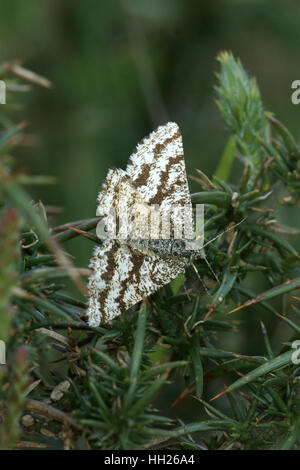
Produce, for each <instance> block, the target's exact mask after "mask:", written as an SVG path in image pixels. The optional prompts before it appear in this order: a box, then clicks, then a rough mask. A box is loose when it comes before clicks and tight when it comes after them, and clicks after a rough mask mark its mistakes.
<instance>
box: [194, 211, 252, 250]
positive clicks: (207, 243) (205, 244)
mask: <svg viewBox="0 0 300 470" xmlns="http://www.w3.org/2000/svg"><path fill="white" fill-rule="evenodd" d="M246 219H247V217H244V219H242V220H241V221H240V222H238V223H237V224H234V225H233V226H232V227H229V228H227V229H226V230H224V231H223V232H222V233H219V235H217V236H216V237H214V238H212V239H211V240H208V242H206V243H204V245H203V247H202V248H205V247H206V246H207V245H209V244H210V243H212V242H213V241H215V240H216V239H217V238H219V237H221V235H224V233H226V232H229V230H232V229H234V228H235V227H237V226H238V225H240V224H241V223H242V222H244V220H246Z"/></svg>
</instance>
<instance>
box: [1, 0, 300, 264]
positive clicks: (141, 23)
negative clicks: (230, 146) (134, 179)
mask: <svg viewBox="0 0 300 470" xmlns="http://www.w3.org/2000/svg"><path fill="white" fill-rule="evenodd" d="M299 22H300V4H299V2H297V1H291V0H290V1H285V2H280V1H274V0H257V1H255V0H251V1H249V0H248V1H247V0H223V1H222V0H218V1H216V0H215V1H209V2H205V1H204V2H200V1H196V0H189V1H183V0H151V1H149V0H148V1H147V0H127V1H125V0H123V1H120V0H110V1H109V2H108V1H99V0H87V1H85V2H82V1H79V0H72V1H71V0H43V1H40V0H27V1H26V2H25V1H24V0H10V1H3V2H1V3H0V39H1V57H0V59H1V61H3V60H12V59H15V58H19V59H22V60H23V61H24V66H26V67H28V68H31V69H33V70H35V71H36V72H38V73H40V74H42V75H45V76H46V77H48V78H49V79H50V80H52V81H53V83H54V88H53V89H52V90H45V89H42V88H38V87H35V88H34V91H33V93H30V94H28V95H25V96H22V97H20V96H16V95H14V98H13V99H14V100H18V101H19V100H20V99H22V100H23V101H25V102H26V105H27V109H26V112H25V115H24V111H21V112H20V119H22V120H23V119H24V118H26V119H27V120H28V121H29V123H30V125H29V128H28V131H29V132H30V133H34V134H37V135H38V136H39V144H38V145H37V146H36V147H35V148H22V149H20V150H18V154H17V155H18V166H19V167H22V168H26V169H28V171H30V172H33V173H35V174H51V175H54V176H57V177H58V184H57V185H56V186H55V187H47V188H40V187H39V188H34V193H33V195H34V196H35V197H36V198H38V199H42V200H43V202H44V203H45V204H51V205H59V206H62V207H64V213H63V214H61V215H60V216H59V217H58V218H57V220H56V221H57V222H65V221H71V220H75V219H83V218H88V217H92V216H94V214H95V210H96V197H97V193H98V190H99V187H100V185H101V183H102V182H103V179H104V178H105V176H106V173H107V171H108V169H109V168H110V167H114V166H117V167H118V166H120V167H122V168H124V167H125V166H126V163H127V160H128V157H129V155H130V153H131V152H132V150H133V149H134V147H135V145H136V143H137V142H138V141H139V140H140V139H141V138H142V137H144V136H145V135H146V134H148V133H149V132H150V131H151V130H152V129H153V128H154V127H155V126H157V125H159V124H162V123H164V122H165V121H167V120H174V121H176V122H178V124H179V125H180V127H181V129H182V134H183V140H184V148H185V158H186V165H187V170H188V173H189V174H191V173H193V169H194V168H195V167H198V168H201V169H202V170H203V171H204V172H206V173H207V174H208V175H211V174H212V173H213V172H214V170H215V168H216V166H217V163H218V160H219V158H220V155H221V153H222V151H223V149H224V146H225V144H226V140H227V137H228V135H227V132H226V130H225V128H224V124H223V122H222V120H221V118H220V115H219V112H218V110H217V107H216V105H215V103H214V91H213V86H214V84H215V83H216V78H215V72H216V70H217V63H216V61H215V57H216V55H217V53H218V52H220V51H221V50H224V49H230V50H232V51H233V53H234V54H235V55H236V56H239V57H240V58H241V60H242V62H243V64H244V66H245V67H246V69H247V70H248V71H249V72H250V73H251V74H252V75H255V76H256V77H257V80H258V84H259V86H260V88H261V92H262V97H263V100H264V103H265V106H266V108H267V109H270V110H272V111H274V112H275V113H276V115H277V116H278V117H279V118H280V119H281V120H282V121H283V122H285V123H286V124H287V125H288V126H289V127H290V128H291V130H292V131H294V132H296V133H297V132H298V125H297V123H298V116H299V113H300V108H298V107H297V106H295V105H292V103H291V100H290V95H291V82H292V80H295V79H299V74H300V71H299V66H300V56H299V44H300V28H299ZM197 189H198V188H197V185H195V184H194V183H191V190H197ZM69 248H70V249H71V250H72V252H73V254H75V255H76V259H77V264H79V265H84V266H85V265H86V264H87V262H88V258H89V256H90V253H91V250H92V247H91V246H90V244H89V243H86V241H85V242H84V243H83V242H82V240H76V241H72V242H70V247H69Z"/></svg>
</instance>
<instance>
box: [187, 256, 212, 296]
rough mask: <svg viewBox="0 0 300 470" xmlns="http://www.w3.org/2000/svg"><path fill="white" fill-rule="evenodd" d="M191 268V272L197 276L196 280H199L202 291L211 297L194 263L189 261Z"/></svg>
mask: <svg viewBox="0 0 300 470" xmlns="http://www.w3.org/2000/svg"><path fill="white" fill-rule="evenodd" d="M191 266H192V267H193V270H194V271H195V273H196V274H197V277H198V279H199V280H200V282H201V284H202V286H203V287H204V290H205V292H206V294H207V295H211V294H210V293H209V291H208V289H207V287H206V285H205V282H204V281H203V279H201V276H200V275H199V273H198V270H197V268H196V266H195V265H194V263H193V262H192V261H191Z"/></svg>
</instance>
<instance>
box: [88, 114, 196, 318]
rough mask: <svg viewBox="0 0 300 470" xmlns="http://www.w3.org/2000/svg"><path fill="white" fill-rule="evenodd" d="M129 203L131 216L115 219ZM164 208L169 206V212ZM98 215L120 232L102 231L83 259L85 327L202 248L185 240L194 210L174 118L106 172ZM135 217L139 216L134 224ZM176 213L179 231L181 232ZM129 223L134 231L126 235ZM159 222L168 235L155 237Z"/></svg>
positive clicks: (173, 272)
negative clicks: (121, 165)
mask: <svg viewBox="0 0 300 470" xmlns="http://www.w3.org/2000/svg"><path fill="white" fill-rule="evenodd" d="M133 207H135V208H136V207H138V210H136V211H135V212H134V211H133V213H134V216H132V214H130V215H129V219H128V217H127V218H126V217H125V219H126V224H124V223H122V220H123V219H124V216H125V214H128V212H129V213H130V209H132V208H133ZM170 207H173V208H174V207H175V210H173V211H171V212H170V211H169V210H168V208H170ZM181 209H184V216H182V211H181ZM131 212H132V211H131ZM97 215H100V216H102V217H103V221H104V222H105V224H106V227H107V229H108V233H110V234H111V233H112V232H113V230H111V229H112V227H113V228H114V229H115V227H116V225H118V229H119V236H118V237H113V236H107V238H106V239H104V240H103V243H102V245H100V246H97V248H96V249H95V252H94V254H93V257H92V259H91V262H90V268H91V269H92V274H91V276H90V278H89V281H88V293H89V303H88V310H87V315H88V321H89V324H90V325H91V326H98V325H100V324H101V323H106V322H109V321H110V320H112V319H113V318H115V317H116V316H118V315H120V314H121V313H122V312H124V311H126V310H127V309H129V308H130V307H132V306H134V305H135V304H136V303H137V302H139V301H140V300H142V299H143V298H144V297H146V296H148V295H150V294H152V293H154V292H156V291H157V290H158V289H159V288H160V287H162V286H164V285H165V284H168V283H169V282H170V281H171V280H173V279H175V278H176V277H177V276H178V275H179V274H181V273H183V272H184V271H185V268H186V266H187V265H188V264H189V263H190V261H191V260H192V259H194V258H197V257H200V256H201V253H202V252H203V250H202V249H199V247H198V245H197V246H196V247H195V246H194V245H187V243H186V242H187V240H190V239H191V233H192V232H193V214H192V204H191V199H190V192H189V187H188V181H187V175H186V169H185V163H184V154H183V144H182V137H181V133H180V129H179V127H178V125H177V124H176V123H174V122H168V123H167V124H165V125H163V126H160V127H158V128H157V129H156V130H155V131H153V132H152V133H151V134H150V135H149V136H148V137H145V138H144V140H143V141H142V142H141V143H140V144H138V146H137V148H136V151H135V152H134V153H133V154H132V155H131V156H130V159H129V163H128V165H127V168H126V170H125V171H124V170H120V169H113V170H110V171H109V173H108V175H107V177H106V180H105V182H104V184H103V186H102V188H101V190H100V193H99V196H98V208H97ZM136 215H138V219H139V222H141V221H142V223H139V224H138V225H137V226H135V219H136ZM182 217H184V222H185V224H184V228H185V229H186V232H185V233H188V236H186V237H184V236H182V230H181V229H182V224H181V222H182V220H183V219H182ZM149 220H150V221H152V224H151V223H150V224H149V226H150V231H149V230H148V231H147V230H145V228H147V229H148V223H147V222H148V221H149ZM120 221H121V222H120ZM128 222H129V223H128ZM154 222H156V223H154ZM128 226H129V227H130V228H131V232H130V234H132V233H134V235H135V236H134V237H131V236H128ZM163 226H164V227H167V228H168V230H169V232H168V233H167V236H166V231H164V233H163V236H162V235H161V228H162V227H163ZM132 227H134V230H132ZM120 233H121V235H120Z"/></svg>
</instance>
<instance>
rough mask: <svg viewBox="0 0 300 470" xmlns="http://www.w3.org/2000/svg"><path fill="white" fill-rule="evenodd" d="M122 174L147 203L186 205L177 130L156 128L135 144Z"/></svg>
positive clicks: (169, 126)
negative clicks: (124, 172) (129, 180)
mask: <svg viewBox="0 0 300 470" xmlns="http://www.w3.org/2000/svg"><path fill="white" fill-rule="evenodd" d="M126 173H127V175H128V176H129V178H130V179H131V181H132V183H133V184H134V186H135V187H136V188H137V190H138V192H139V193H140V195H141V196H142V198H143V199H144V201H146V202H148V204H159V205H160V204H162V203H163V204H181V205H183V204H190V202H191V201H190V193H189V187H188V182H187V176H186V170H185V163H184V158H183V144H182V137H181V133H180V129H179V127H178V125H177V124H176V123H175V122H168V123H167V124H165V125H164V126H160V127H158V129H156V130H155V131H153V132H152V133H151V134H150V135H149V136H148V137H145V139H144V140H143V141H142V142H141V143H140V144H138V145H137V148H136V151H135V152H134V153H133V154H132V155H131V156H130V159H129V163H128V165H127V168H126Z"/></svg>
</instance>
